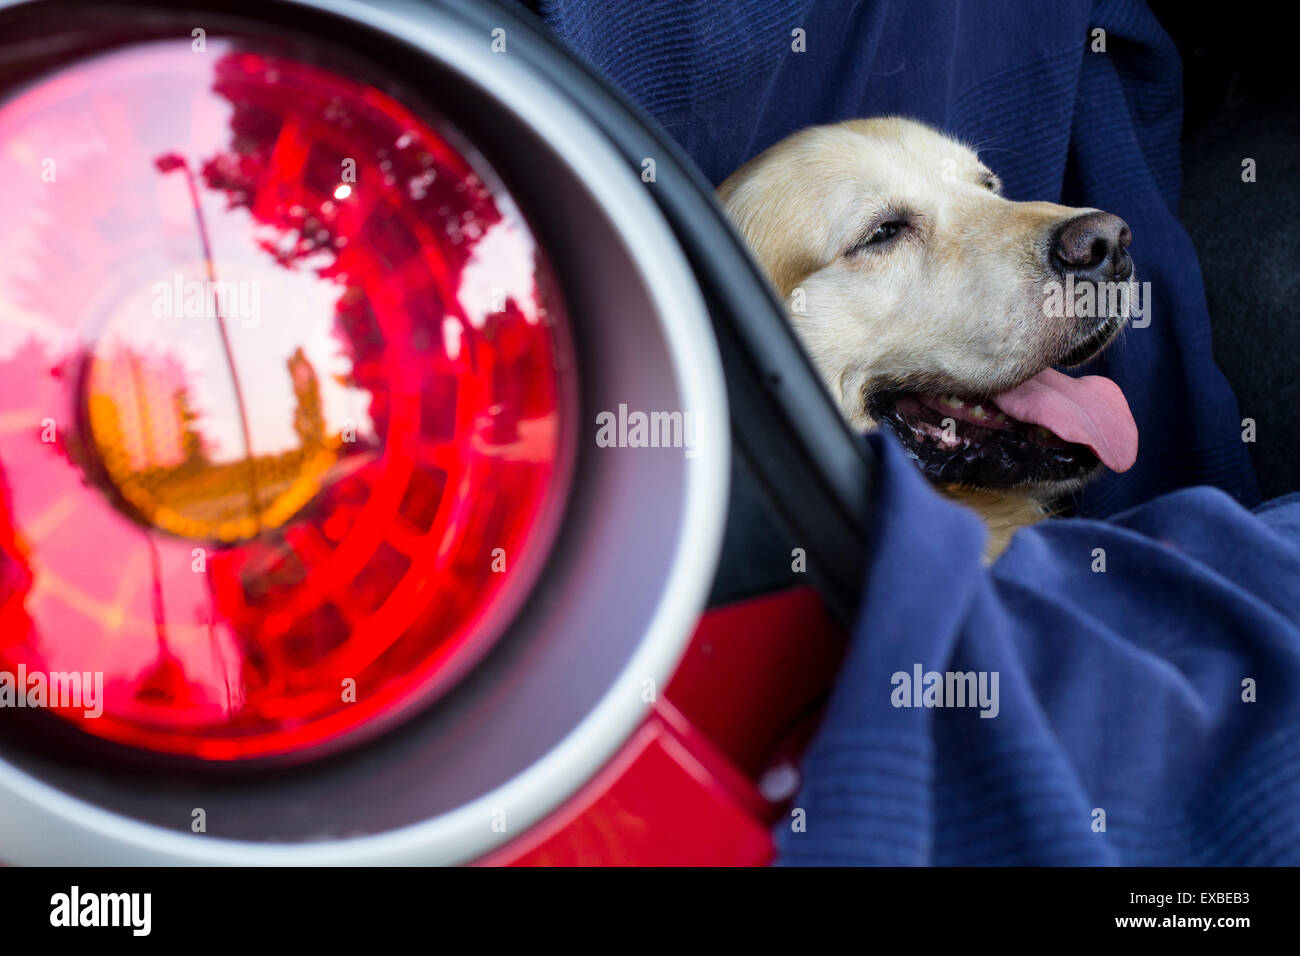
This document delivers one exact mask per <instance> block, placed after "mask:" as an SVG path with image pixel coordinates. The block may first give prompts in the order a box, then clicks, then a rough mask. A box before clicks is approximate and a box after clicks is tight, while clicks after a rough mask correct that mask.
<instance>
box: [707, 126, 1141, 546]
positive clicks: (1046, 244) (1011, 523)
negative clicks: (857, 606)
mask: <svg viewBox="0 0 1300 956" xmlns="http://www.w3.org/2000/svg"><path fill="white" fill-rule="evenodd" d="M718 198H719V200H720V201H721V203H722V205H723V207H724V208H725V209H726V211H727V214H728V215H729V216H730V218H731V220H732V222H733V223H734V224H735V226H736V228H737V230H738V231H739V232H740V234H741V236H742V238H743V239H744V240H745V242H746V243H747V244H748V246H749V247H750V249H751V250H752V252H753V254H754V257H755V258H756V259H757V261H758V263H759V265H760V266H761V267H762V268H763V270H764V271H765V272H766V274H767V277H768V279H769V280H770V282H771V284H772V285H773V286H774V287H775V290H776V292H777V293H778V294H779V296H780V297H781V299H782V300H784V301H785V303H786V306H787V313H788V315H789V318H790V321H791V324H792V326H793V328H794V330H795V333H796V334H797V336H798V338H799V340H800V341H801V342H802V344H803V345H804V347H805V349H806V350H807V352H808V354H809V355H810V357H811V358H812V362H813V364H814V365H815V366H816V368H817V370H818V372H819V373H820V375H821V378H822V380H823V381H824V382H825V384H826V386H827V388H828V389H829V390H830V392H831V395H832V396H833V397H834V399H835V401H836V403H837V404H838V406H839V408H840V411H841V413H842V414H843V415H844V417H845V418H846V419H847V420H848V422H849V424H850V425H851V426H853V427H854V428H857V429H861V430H869V429H872V428H877V427H883V428H889V429H890V430H892V431H893V432H894V434H895V435H897V437H898V438H899V440H900V441H901V442H902V445H903V447H904V448H905V449H906V450H907V452H908V454H909V455H910V456H911V457H912V458H913V459H914V460H915V461H916V463H917V464H918V465H919V466H920V468H921V470H922V471H923V472H924V473H925V474H926V475H927V476H928V477H929V478H930V479H931V480H932V481H933V482H935V483H936V484H937V485H939V486H940V488H941V489H942V490H943V491H944V492H945V493H947V494H948V495H949V496H950V497H953V498H955V499H957V500H959V501H962V502H963V503H965V504H967V505H969V506H970V507H973V508H974V509H975V510H976V511H977V512H978V513H979V514H980V516H981V517H982V518H983V519H984V522H985V524H986V526H987V527H988V528H989V532H990V537H989V545H988V549H987V551H986V557H987V558H988V559H989V560H991V559H992V558H994V557H996V555H997V554H1000V553H1001V551H1002V550H1003V549H1004V548H1005V547H1006V546H1007V544H1008V543H1009V540H1010V537H1011V535H1012V534H1013V533H1014V532H1015V530H1016V529H1018V528H1020V527H1023V526H1025V525H1027V524H1031V523H1033V522H1035V521H1038V520H1040V519H1041V518H1043V517H1045V516H1047V515H1048V514H1049V513H1051V511H1052V504H1053V502H1055V501H1057V500H1058V499H1060V498H1061V497H1062V496H1063V495H1065V494H1068V493H1069V492H1071V491H1073V490H1075V489H1077V488H1079V487H1081V486H1082V485H1083V484H1084V483H1086V482H1087V481H1089V480H1091V479H1092V478H1094V477H1095V476H1096V475H1097V474H1098V473H1099V471H1100V470H1101V469H1102V468H1103V467H1105V468H1110V469H1111V470H1113V471H1117V472H1122V471H1125V470H1127V469H1128V468H1130V467H1131V466H1132V465H1133V462H1134V460H1135V459H1136V457H1137V444H1138V435H1137V425H1136V424H1135V423H1134V420H1133V415H1132V413H1131V411H1130V410H1129V406H1128V402H1127V401H1126V399H1125V398H1124V395H1123V393H1122V392H1121V391H1120V389H1119V386H1117V385H1116V384H1115V383H1114V382H1112V381H1111V380H1110V379H1108V378H1104V377H1102V376H1096V375H1092V376H1084V377H1078V378H1076V377H1071V376H1068V375H1066V374H1064V373H1062V372H1060V371H1057V370H1056V368H1055V367H1056V366H1064V367H1071V366H1076V365H1080V364H1082V363H1084V362H1086V361H1088V360H1089V359H1091V358H1093V357H1094V356H1096V355H1097V354H1098V353H1100V352H1101V351H1102V350H1103V349H1105V348H1106V347H1107V346H1109V345H1110V344H1111V343H1112V342H1113V341H1114V340H1115V338H1116V337H1117V336H1118V335H1119V333H1120V331H1121V330H1122V329H1123V327H1124V326H1125V324H1126V321H1127V318H1128V314H1129V310H1130V308H1131V303H1132V301H1133V299H1132V296H1133V295H1134V294H1136V277H1135V275H1134V268H1133V260H1132V257H1131V256H1130V254H1129V251H1128V249H1129V245H1130V242H1131V238H1132V237H1131V233H1130V231H1129V227H1128V226H1127V224H1125V222H1124V221H1123V220H1122V219H1120V218H1119V217H1118V216H1114V215H1111V214H1110V213H1106V212H1102V211H1100V210H1097V209H1074V208H1070V207H1067V206H1060V205H1056V204H1054V203H1048V202H1013V201H1011V200H1009V199H1006V198H1005V197H1003V196H1002V185H1001V182H1000V181H999V179H998V177H997V176H996V175H995V174H994V173H993V171H992V170H991V169H989V167H988V166H986V165H985V164H984V163H983V162H981V161H980V159H979V156H978V155H977V154H976V152H975V151H974V150H973V149H971V148H970V147H968V146H966V145H964V144H962V143H960V142H958V141H957V140H955V139H953V138H950V137H948V136H945V135H943V134H942V133H940V132H938V131H936V130H934V129H932V128H931V127H929V126H926V125H924V124H922V123H919V122H916V121H913V120H908V119H904V118H899V117H884V118H878V119H867V120H851V121H848V122H843V123H838V124H835V125H831V126H814V127H809V128H807V129H804V130H801V131H799V132H797V133H795V134H793V135H791V136H789V137H787V138H786V139H784V140H782V141H780V142H779V143H777V144H776V145H774V146H772V147H770V148H769V149H767V150H765V151H764V152H763V153H761V154H759V155H758V156H756V157H755V158H754V159H752V160H750V161H749V162H747V163H746V164H745V165H744V166H742V167H740V168H739V169H738V170H736V171H735V172H734V173H732V174H731V176H729V177H728V178H727V179H726V181H724V182H723V183H722V185H721V186H720V187H719V188H718ZM1084 287H1087V288H1088V289H1089V290H1090V291H1091V292H1092V295H1091V296H1083V295H1079V296H1078V299H1079V300H1080V302H1081V303H1083V304H1085V305H1088V303H1089V302H1090V303H1091V305H1088V307H1085V308H1080V309H1072V308H1069V307H1068V305H1069V303H1072V302H1073V301H1074V300H1073V299H1070V298H1069V295H1068V293H1067V292H1066V290H1069V289H1084ZM1054 296H1055V298H1054ZM1052 303H1055V304H1056V306H1058V308H1052V307H1050V306H1051V304H1052ZM1062 303H1065V304H1066V305H1067V307H1066V308H1064V309H1061V308H1059V306H1060V305H1061V304H1062ZM1058 312H1060V313H1062V314H1059V315H1058V314H1056V313H1058ZM1079 313H1089V314H1079Z"/></svg>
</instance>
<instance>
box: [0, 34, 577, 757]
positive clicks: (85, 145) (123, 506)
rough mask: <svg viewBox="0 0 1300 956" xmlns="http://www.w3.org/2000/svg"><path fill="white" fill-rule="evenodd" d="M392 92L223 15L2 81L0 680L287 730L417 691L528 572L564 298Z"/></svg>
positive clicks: (451, 672) (439, 674) (321, 736)
mask: <svg viewBox="0 0 1300 956" xmlns="http://www.w3.org/2000/svg"><path fill="white" fill-rule="evenodd" d="M386 89H387V88H383V89H381V88H380V86H377V85H370V84H368V83H365V82H361V81H358V80H355V79H350V78H347V77H345V76H343V75H340V74H339V73H336V72H333V71H331V70H328V69H325V68H323V67H321V66H318V65H314V64H313V63H312V62H308V61H307V60H305V59H298V58H289V57H285V56H282V55H270V54H267V53H264V52H256V50H255V49H253V48H251V47H249V46H248V45H247V44H244V43H242V42H240V41H217V40H211V39H210V40H209V41H208V44H207V51H206V52H205V53H196V52H194V51H192V50H191V48H190V44H189V42H188V41H183V42H176V43H172V42H164V43H157V44H149V45H142V46H137V47H132V48H129V49H126V50H122V51H118V52H115V53H111V54H107V55H103V56H99V57H96V58H93V59H90V60H86V61H83V62H80V63H78V64H74V65H72V66H69V67H67V68H64V69H62V70H60V71H59V72H57V73H55V74H53V75H51V76H49V77H47V78H45V79H43V80H42V81H41V82H40V83H38V84H37V85H35V86H32V87H30V88H28V89H26V90H24V91H21V92H19V93H18V94H17V95H15V96H13V97H12V98H10V99H9V100H7V101H6V102H4V103H3V104H0V180H2V181H3V182H4V183H5V184H6V185H5V191H6V202H5V217H4V222H3V224H2V225H0V703H3V702H4V701H3V694H4V689H5V687H6V686H8V687H10V688H11V689H12V691H13V694H14V700H13V701H11V704H16V705H18V706H38V707H39V706H45V707H49V708H50V709H51V710H53V711H54V712H55V713H57V714H59V715H60V716H61V717H63V718H66V719H67V720H69V721H72V722H74V723H75V724H76V725H77V726H79V727H81V728H82V729H84V730H85V731H88V732H90V733H92V734H96V735H98V736H100V737H104V738H108V739H111V740H114V741H118V742H121V743H125V744H130V745H134V746H137V747H143V748H148V749H150V750H155V751H163V752H168V753H174V754H182V755H189V756H197V757H200V758H205V759H210V760H231V759H237V758H246V757H254V756H267V755H283V754H288V753H296V752H301V751H304V750H308V749H312V748H317V747H319V746H321V745H325V744H329V743H333V742H337V741H338V740H339V739H341V738H344V737H346V736H349V735H351V734H353V733H354V732H356V731H359V730H360V729H362V728H367V729H373V728H376V727H378V726H382V725H384V724H386V723H387V722H389V721H391V720H393V719H395V718H396V717H397V716H399V715H400V714H404V713H407V712H409V711H410V710H411V709H412V708H414V707H415V706H417V705H420V704H423V703H425V702H427V701H428V700H430V699H431V698H432V696H434V695H435V694H436V693H437V692H438V691H440V690H441V689H445V688H446V687H447V686H449V684H450V683H452V682H453V681H454V679H455V678H456V677H457V676H459V675H460V674H462V673H463V672H464V670H465V668H466V667H467V666H469V665H470V664H471V663H473V662H474V661H475V660H477V659H478V658H479V657H480V656H481V655H482V654H483V653H484V652H485V651H486V649H487V648H488V646H489V645H490V644H491V642H492V641H493V640H494V639H495V638H496V637H497V636H499V634H500V632H501V630H502V628H503V627H504V625H505V623H506V621H507V619H508V618H509V616H510V615H511V613H512V612H513V610H515V609H517V606H518V604H519V602H520V601H521V600H522V599H523V597H524V596H525V595H526V593H527V591H528V588H529V587H530V585H531V583H532V579H533V576H534V575H535V574H536V571H537V568H538V566H539V564H540V562H541V561H542V560H543V559H544V557H545V554H546V552H547V550H548V547H549V544H550V538H551V536H552V533H553V531H554V528H555V526H556V524H557V522H558V518H559V511H560V509H561V507H562V499H563V495H564V491H565V488H566V485H567V473H566V472H567V461H568V456H569V446H570V444H571V443H570V442H569V441H568V438H569V437H570V436H569V427H570V425H571V421H570V418H571V415H569V414H568V412H567V409H568V408H569V407H570V404H569V403H570V401H571V399H572V385H571V373H572V364H571V358H570V355H569V351H568V346H567V338H566V335H565V325H564V319H563V316H562V314H560V309H559V306H558V304H557V303H556V302H555V301H554V300H553V298H552V295H551V291H550V290H552V289H553V288H554V286H553V283H552V280H551V279H550V278H549V276H550V272H549V267H548V265H547V262H546V258H545V256H544V254H543V251H542V249H541V248H540V246H539V245H538V243H537V241H536V240H535V238H534V237H533V235H532V234H531V232H530V231H529V229H528V227H527V225H526V223H525V221H524V220H523V218H522V216H521V215H520V213H519V211H518V210H517V209H516V207H515V205H514V203H513V202H512V201H511V198H510V196H509V195H508V194H507V192H506V191H505V190H504V188H503V187H502V186H501V185H500V183H499V182H498V180H497V179H496V178H495V176H494V175H493V173H492V172H491V170H490V168H488V167H487V165H486V163H485V161H484V160H482V158H481V157H478V156H477V155H476V154H474V153H473V152H472V151H471V150H470V149H469V148H467V147H465V146H463V145H461V143H462V140H461V138H460V136H459V135H458V134H457V133H456V132H455V131H454V130H453V129H451V128H450V127H449V126H448V125H447V124H446V123H445V122H444V121H442V120H439V119H436V118H432V117H431V116H430V115H429V114H428V112H427V111H425V110H423V109H416V108H412V107H411V106H410V105H408V104H407V103H406V102H405V99H406V98H405V97H403V99H402V100H399V99H398V98H396V97H395V96H393V95H391V94H390V93H389V92H387V91H386ZM5 674H7V675H9V676H8V680H7V682H6V680H5V679H4V675H5ZM59 675H63V676H62V677H60V676H59ZM73 675H76V677H77V679H78V680H77V682H78V683H79V684H84V685H85V686H81V687H80V688H79V690H80V696H77V695H75V694H73V693H72V692H73V690H74V689H76V688H74V687H73ZM20 678H21V680H20ZM99 681H102V683H101V684H100V688H101V689H100V692H99V694H98V695H96V694H95V691H94V685H95V684H96V682H99ZM40 683H44V684H45V687H46V690H45V694H44V695H43V697H44V700H43V701H42V700H41V699H40V698H41V696H42V695H39V694H35V695H34V693H33V686H34V685H35V684H40ZM96 696H97V697H98V699H97V700H96V699H94V698H95V697H96Z"/></svg>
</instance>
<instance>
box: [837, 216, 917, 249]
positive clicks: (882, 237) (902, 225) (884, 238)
mask: <svg viewBox="0 0 1300 956" xmlns="http://www.w3.org/2000/svg"><path fill="white" fill-rule="evenodd" d="M906 228H907V223H906V222H903V221H902V220H891V221H889V222H882V223H881V224H880V225H878V226H876V227H875V228H874V229H873V230H872V231H871V232H869V233H867V234H866V235H864V236H863V237H862V238H861V239H859V240H858V241H857V242H855V243H854V244H853V248H851V249H850V250H849V251H848V252H847V253H846V255H850V256H851V255H853V254H854V253H855V252H861V251H862V250H863V249H865V248H867V247H868V246H878V245H882V244H883V243H886V242H888V241H889V240H890V239H893V238H894V237H895V236H896V235H898V234H899V233H900V232H902V231H903V230H904V229H906Z"/></svg>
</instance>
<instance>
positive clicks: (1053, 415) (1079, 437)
mask: <svg viewBox="0 0 1300 956" xmlns="http://www.w3.org/2000/svg"><path fill="white" fill-rule="evenodd" d="M993 401H995V402H997V405H998V408H1000V409H1002V411H1004V412H1006V413H1007V414H1008V415H1010V416H1011V417H1012V418H1018V419H1020V421H1022V422H1026V423H1028V424H1031V425H1042V426H1043V427H1044V428H1046V429H1048V430H1049V431H1052V432H1055V433H1056V435H1057V436H1058V437H1060V438H1063V439H1065V440H1066V441H1068V442H1076V443H1078V444H1080V445H1087V446H1088V447H1089V448H1091V449H1092V451H1093V453H1094V454H1095V455H1096V456H1097V457H1098V458H1100V459H1101V463H1102V464H1103V465H1105V466H1106V467H1107V468H1109V469H1110V470H1111V471H1128V470H1129V469H1130V468H1132V467H1133V462H1135V461H1137V450H1138V430H1137V422H1135V421H1133V413H1132V412H1131V411H1129V407H1128V401H1127V400H1125V398H1124V393H1123V392H1121V391H1120V390H1119V386H1118V385H1116V384H1115V383H1114V382H1112V381H1111V380H1110V379H1108V378H1105V377H1103V376H1101V375H1085V376H1083V378H1071V377H1070V376H1068V375H1063V374H1061V373H1060V372H1058V371H1056V369H1053V368H1047V369H1043V371H1041V372H1039V373H1038V374H1037V375H1035V376H1034V377H1033V378H1031V379H1030V380H1029V381H1027V382H1025V383H1024V384H1023V385H1018V386H1016V387H1015V388H1013V389H1012V390H1011V391H1009V392H1006V393H1005V394H1003V395H997V396H994V399H993Z"/></svg>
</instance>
